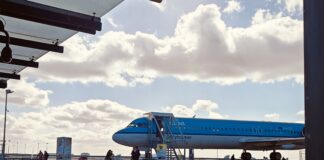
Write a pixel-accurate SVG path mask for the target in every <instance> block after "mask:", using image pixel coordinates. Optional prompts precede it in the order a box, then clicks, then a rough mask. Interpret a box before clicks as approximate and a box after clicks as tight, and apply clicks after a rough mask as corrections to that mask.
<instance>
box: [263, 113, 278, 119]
mask: <svg viewBox="0 0 324 160" xmlns="http://www.w3.org/2000/svg"><path fill="white" fill-rule="evenodd" d="M264 118H265V120H267V121H278V120H279V119H280V114H278V113H271V114H266V115H264Z"/></svg>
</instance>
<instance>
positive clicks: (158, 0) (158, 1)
mask: <svg viewBox="0 0 324 160" xmlns="http://www.w3.org/2000/svg"><path fill="white" fill-rule="evenodd" d="M151 1H153V2H156V3H161V2H162V0H151Z"/></svg>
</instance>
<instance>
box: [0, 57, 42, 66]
mask: <svg viewBox="0 0 324 160" xmlns="http://www.w3.org/2000/svg"><path fill="white" fill-rule="evenodd" d="M0 63H5V62H1V61H0ZM6 64H13V65H19V66H26V67H33V68H38V66H39V65H38V62H34V61H25V60H21V59H15V58H13V59H12V60H11V62H10V63H6Z"/></svg>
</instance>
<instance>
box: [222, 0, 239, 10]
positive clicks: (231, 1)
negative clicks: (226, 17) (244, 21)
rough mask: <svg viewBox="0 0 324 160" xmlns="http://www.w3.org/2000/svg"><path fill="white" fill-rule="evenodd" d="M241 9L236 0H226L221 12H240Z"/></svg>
mask: <svg viewBox="0 0 324 160" xmlns="http://www.w3.org/2000/svg"><path fill="white" fill-rule="evenodd" d="M241 10H242V8H241V4H240V2H238V1H237V0H228V1H227V7H226V8H224V10H223V12H225V13H232V12H240V11H241Z"/></svg>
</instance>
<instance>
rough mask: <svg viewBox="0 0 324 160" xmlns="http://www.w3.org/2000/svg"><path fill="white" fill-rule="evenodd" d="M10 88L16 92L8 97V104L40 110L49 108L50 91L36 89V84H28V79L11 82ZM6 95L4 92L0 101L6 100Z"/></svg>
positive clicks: (9, 83)
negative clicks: (45, 107)
mask: <svg viewBox="0 0 324 160" xmlns="http://www.w3.org/2000/svg"><path fill="white" fill-rule="evenodd" d="M8 88H9V89H10V90H13V91H14V93H11V94H10V95H8V97H9V98H8V99H9V100H8V102H9V103H14V104H17V105H19V106H22V107H32V108H40V107H44V106H47V105H48V104H49V102H50V100H49V95H50V94H51V93H52V91H50V90H44V89H41V88H38V87H36V85H35V83H32V82H27V79H22V80H19V81H15V80H12V81H9V82H8ZM5 95H6V94H5V90H3V94H0V101H2V102H3V101H4V100H5Z"/></svg>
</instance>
